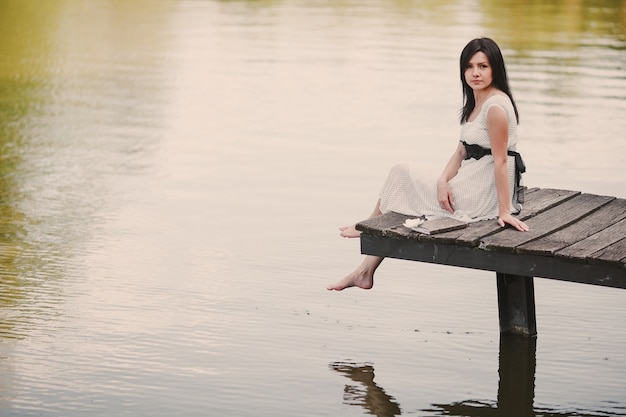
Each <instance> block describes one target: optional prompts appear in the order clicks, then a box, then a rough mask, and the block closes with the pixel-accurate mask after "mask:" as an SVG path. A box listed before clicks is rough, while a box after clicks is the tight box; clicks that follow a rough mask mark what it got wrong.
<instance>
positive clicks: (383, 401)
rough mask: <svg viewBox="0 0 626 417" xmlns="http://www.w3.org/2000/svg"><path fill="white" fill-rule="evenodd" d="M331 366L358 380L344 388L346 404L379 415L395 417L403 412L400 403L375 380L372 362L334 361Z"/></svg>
mask: <svg viewBox="0 0 626 417" xmlns="http://www.w3.org/2000/svg"><path fill="white" fill-rule="evenodd" d="M330 367H331V368H332V369H334V370H335V371H337V372H339V373H341V374H343V375H344V376H346V377H348V378H349V379H351V380H352V381H353V382H356V383H357V385H354V384H347V385H346V387H345V388H344V393H343V401H344V403H345V404H349V405H358V406H361V407H363V408H365V410H366V411H367V412H368V414H372V415H375V416H377V417H393V416H399V415H401V414H402V411H401V410H400V405H398V403H396V400H395V399H394V398H393V397H392V396H390V395H389V394H387V393H386V392H385V390H384V389H382V388H381V387H379V386H378V385H376V383H375V382H374V367H373V366H372V365H370V364H356V363H350V362H334V363H331V364H330Z"/></svg>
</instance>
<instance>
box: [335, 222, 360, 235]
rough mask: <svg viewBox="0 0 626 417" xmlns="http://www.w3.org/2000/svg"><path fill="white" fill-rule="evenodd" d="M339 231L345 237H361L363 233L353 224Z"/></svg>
mask: <svg viewBox="0 0 626 417" xmlns="http://www.w3.org/2000/svg"><path fill="white" fill-rule="evenodd" d="M339 230H340V231H341V232H340V233H339V234H340V235H341V236H343V237H359V236H361V232H360V231H358V230H356V224H353V225H352V226H344V227H340V228H339Z"/></svg>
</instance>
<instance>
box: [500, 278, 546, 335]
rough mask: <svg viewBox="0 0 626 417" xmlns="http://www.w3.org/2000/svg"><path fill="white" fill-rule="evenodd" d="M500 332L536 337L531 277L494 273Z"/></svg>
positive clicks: (533, 293)
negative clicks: (495, 276) (496, 286)
mask: <svg viewBox="0 0 626 417" xmlns="http://www.w3.org/2000/svg"><path fill="white" fill-rule="evenodd" d="M496 275H497V280H498V313H499V316H500V332H501V333H515V334H521V335H524V336H529V337H533V336H536V335H537V321H536V318H535V288H534V285H533V277H525V276H521V275H511V274H504V273H501V272H498V273H496Z"/></svg>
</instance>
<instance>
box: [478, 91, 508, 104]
mask: <svg viewBox="0 0 626 417" xmlns="http://www.w3.org/2000/svg"><path fill="white" fill-rule="evenodd" d="M485 104H487V105H494V104H496V105H506V106H512V105H513V104H512V103H511V98H510V97H509V96H507V95H506V93H504V92H502V91H498V92H497V93H495V94H493V95H492V96H490V97H489V98H487V100H485Z"/></svg>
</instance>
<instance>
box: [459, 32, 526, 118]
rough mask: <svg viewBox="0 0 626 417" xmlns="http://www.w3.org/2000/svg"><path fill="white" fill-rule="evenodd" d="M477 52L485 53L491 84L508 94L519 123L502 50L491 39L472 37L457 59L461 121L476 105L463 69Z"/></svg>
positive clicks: (467, 116)
mask: <svg viewBox="0 0 626 417" xmlns="http://www.w3.org/2000/svg"><path fill="white" fill-rule="evenodd" d="M477 52H484V54H485V55H487V58H488V59H489V64H490V65H491V71H492V75H493V81H492V85H493V86H494V87H496V88H497V89H499V90H501V91H503V92H504V93H505V94H506V95H507V96H509V98H510V99H511V103H512V104H513V109H514V110H515V118H516V119H517V122H518V123H519V113H518V112H517V106H516V105H515V100H513V95H512V94H511V88H510V87H509V79H508V78H507V76H506V68H505V66H504V58H503V57H502V52H501V51H500V48H499V47H498V44H497V43H495V42H494V41H493V39H489V38H476V39H473V40H471V41H470V42H469V43H468V44H467V45H465V48H463V52H461V59H460V60H459V63H460V67H461V85H463V103H464V104H463V109H462V110H461V123H464V122H467V120H468V118H469V116H470V114H472V111H473V110H474V107H476V101H475V99H474V92H473V90H472V88H471V87H470V86H469V85H468V84H467V82H466V81H465V70H466V69H467V66H468V65H469V61H470V59H472V57H473V56H474V54H476V53H477Z"/></svg>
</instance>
